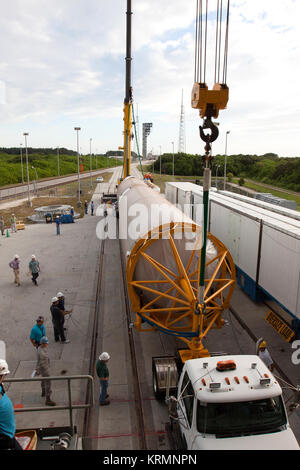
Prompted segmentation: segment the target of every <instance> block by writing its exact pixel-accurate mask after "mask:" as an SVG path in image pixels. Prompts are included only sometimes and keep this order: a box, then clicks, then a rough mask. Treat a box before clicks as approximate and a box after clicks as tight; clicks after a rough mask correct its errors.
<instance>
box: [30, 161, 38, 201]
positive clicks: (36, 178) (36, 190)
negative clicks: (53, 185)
mask: <svg viewBox="0 0 300 470" xmlns="http://www.w3.org/2000/svg"><path fill="white" fill-rule="evenodd" d="M31 168H32V169H33V170H34V171H35V193H36V195H38V186H37V180H38V174H37V171H36V169H35V167H34V166H32V167H31Z"/></svg>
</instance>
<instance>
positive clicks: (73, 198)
mask: <svg viewBox="0 0 300 470" xmlns="http://www.w3.org/2000/svg"><path fill="white" fill-rule="evenodd" d="M101 176H103V180H104V181H103V182H105V183H106V182H107V181H109V179H110V177H111V173H110V172H105V173H102V174H101ZM80 184H81V190H82V194H81V202H83V201H85V200H87V201H88V202H89V201H90V200H91V197H92V195H93V193H94V191H95V188H96V185H97V183H96V177H94V178H93V180H92V188H91V186H90V178H85V179H82V180H81V181H80ZM77 188H78V183H77V181H76V182H72V183H68V184H62V185H60V186H56V187H55V188H48V189H44V190H41V191H39V192H38V196H37V197H33V198H32V199H31V202H32V206H31V207H28V205H27V201H23V202H21V203H20V204H19V205H18V206H14V207H7V208H6V209H0V216H1V215H2V216H3V219H4V222H5V226H6V228H9V227H10V217H11V214H15V216H16V218H17V220H23V222H24V223H25V224H31V223H34V222H31V221H30V220H28V219H27V217H29V216H31V215H32V214H33V213H34V209H36V208H37V207H41V206H49V205H56V204H68V205H71V206H73V207H74V210H75V212H77V213H79V214H80V217H83V215H84V205H83V204H82V205H81V207H79V208H78V207H77Z"/></svg>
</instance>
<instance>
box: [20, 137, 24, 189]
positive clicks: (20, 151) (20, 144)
mask: <svg viewBox="0 0 300 470" xmlns="http://www.w3.org/2000/svg"><path fill="white" fill-rule="evenodd" d="M20 155H21V174H22V183H23V184H24V172H23V155H22V144H20Z"/></svg>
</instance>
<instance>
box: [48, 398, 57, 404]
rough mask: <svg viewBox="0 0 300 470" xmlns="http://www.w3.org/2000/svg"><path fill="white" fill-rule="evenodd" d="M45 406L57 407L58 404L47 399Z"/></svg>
mask: <svg viewBox="0 0 300 470" xmlns="http://www.w3.org/2000/svg"><path fill="white" fill-rule="evenodd" d="M45 405H47V406H55V405H56V403H55V402H54V401H52V400H51V398H46V401H45Z"/></svg>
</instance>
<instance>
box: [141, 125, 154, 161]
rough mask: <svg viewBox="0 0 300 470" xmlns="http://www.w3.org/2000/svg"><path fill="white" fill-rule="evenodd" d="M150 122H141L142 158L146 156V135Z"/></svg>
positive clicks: (149, 128)
mask: <svg viewBox="0 0 300 470" xmlns="http://www.w3.org/2000/svg"><path fill="white" fill-rule="evenodd" d="M151 127H152V122H144V123H143V159H144V160H145V159H146V158H147V137H148V135H149V134H150V132H151Z"/></svg>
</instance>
